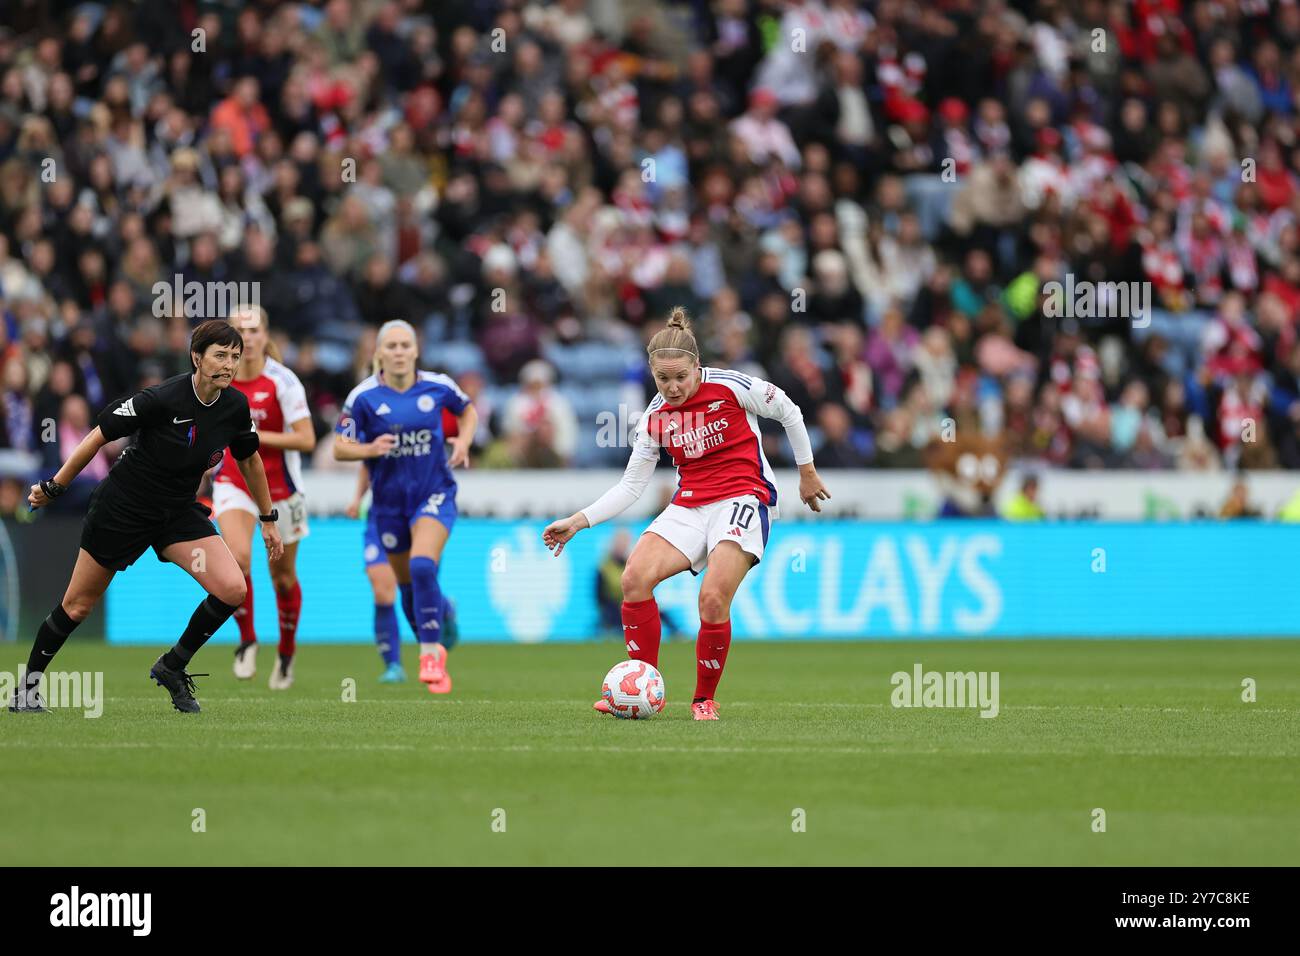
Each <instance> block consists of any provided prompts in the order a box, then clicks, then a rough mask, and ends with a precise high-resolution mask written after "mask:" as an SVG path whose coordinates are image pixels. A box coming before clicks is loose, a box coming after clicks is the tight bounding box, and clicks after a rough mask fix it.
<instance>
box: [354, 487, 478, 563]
mask: <svg viewBox="0 0 1300 956" xmlns="http://www.w3.org/2000/svg"><path fill="white" fill-rule="evenodd" d="M420 518H433V519H435V520H437V521H439V522H441V523H442V525H443V526H444V527H445V528H446V529H447V533H448V534H450V533H451V529H452V528H454V527H455V525H456V497H455V495H454V494H452V493H442V494H436V495H430V496H429V499H428V500H427V501H426V502H425V503H424V504H423V505H422V506H421V508H420V510H419V511H417V512H415V514H413V515H376V514H375V513H374V512H373V511H372V512H371V513H370V520H371V521H372V522H373V523H374V525H375V533H376V537H377V538H378V539H379V544H380V547H381V548H382V549H383V550H384V551H385V552H387V553H388V554H403V553H405V552H407V551H410V550H411V525H413V524H415V522H416V521H418V520H419V519H420ZM367 540H369V539H367ZM367 560H368V559H367Z"/></svg>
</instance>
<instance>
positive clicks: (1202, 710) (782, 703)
mask: <svg viewBox="0 0 1300 956" xmlns="http://www.w3.org/2000/svg"><path fill="white" fill-rule="evenodd" d="M104 700H106V701H116V702H119V703H121V702H128V701H154V700H157V697H156V696H154V695H148V694H146V695H143V696H140V697H105V698H104ZM205 702H206V703H213V704H276V705H280V704H337V703H338V700H337V699H336V698H334V697H295V698H293V699H285V698H275V697H265V696H258V697H252V696H249V697H199V703H205ZM354 703H357V704H383V705H402V706H413V707H429V706H433V705H437V706H442V705H445V704H475V705H480V704H481V705H484V706H497V707H523V706H536V705H538V704H542V705H546V706H574V705H578V704H586V705H588V706H590V705H591V700H590V699H588V698H585V697H571V698H550V699H540V698H539V699H531V700H530V699H521V700H499V699H498V700H492V699H487V698H482V699H466V698H463V697H458V698H448V699H446V700H406V699H397V700H382V699H380V700H377V699H374V698H368V699H364V698H363V699H361V700H357V701H354ZM720 703H721V705H722V706H723V707H727V708H733V707H811V708H824V707H834V708H843V709H848V710H873V709H874V710H898V709H904V710H905V709H908V708H895V707H894V706H893V705H892V704H886V703H877V702H873V701H863V702H861V703H851V702H848V701H826V702H820V703H819V702H814V701H806V700H724V701H721V702H720ZM670 706H671V705H670ZM930 709H932V710H935V711H943V710H954V709H956V710H961V708H951V707H947V708H945V707H935V708H930ZM1012 710H1047V711H1052V710H1090V711H1098V712H1102V713H1122V712H1125V711H1141V712H1144V713H1157V714H1236V713H1257V714H1300V707H1255V706H1254V705H1251V706H1250V707H1249V708H1246V707H1239V706H1236V705H1224V706H1223V707H1156V706H1154V705H1146V704H1113V705H1110V706H1104V705H1100V704H1003V705H1002V713H1006V712H1007V711H1012Z"/></svg>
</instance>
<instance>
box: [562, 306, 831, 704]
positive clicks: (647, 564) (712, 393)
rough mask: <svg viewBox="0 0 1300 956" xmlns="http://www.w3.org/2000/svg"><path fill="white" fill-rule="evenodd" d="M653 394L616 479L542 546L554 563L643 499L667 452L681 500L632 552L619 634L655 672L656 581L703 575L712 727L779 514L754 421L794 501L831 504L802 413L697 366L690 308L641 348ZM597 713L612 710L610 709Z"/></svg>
mask: <svg viewBox="0 0 1300 956" xmlns="http://www.w3.org/2000/svg"><path fill="white" fill-rule="evenodd" d="M647 352H648V354H649V361H650V372H651V374H652V375H653V376H654V380H655V385H656V387H657V388H658V389H659V394H658V395H657V396H656V397H655V399H654V400H653V401H651V402H650V405H649V407H648V408H647V409H646V412H645V414H644V415H642V416H641V420H640V422H639V423H638V424H637V431H636V438H635V440H634V442H633V446H632V456H631V459H630V460H629V461H628V465H627V470H626V471H625V472H624V474H623V478H622V480H621V481H620V482H619V483H618V485H616V486H615V487H614V488H611V489H610V490H609V491H607V492H605V494H604V495H602V496H601V497H600V498H599V499H598V500H597V501H596V502H595V503H594V504H592V505H589V506H588V507H586V508H584V509H583V510H582V511H579V512H577V513H576V514H573V515H570V516H569V517H567V518H561V519H560V520H559V521H554V522H552V523H551V524H549V525H547V527H546V529H545V530H544V531H543V532H542V541H543V543H545V545H546V547H548V548H550V549H552V550H553V551H554V552H555V554H557V555H558V554H559V553H560V552H561V551H563V550H564V545H565V543H566V542H568V541H569V539H570V538H572V537H573V536H574V535H575V534H577V533H578V532H579V531H581V530H582V529H583V528H589V527H591V526H592V525H595V524H599V523H600V522H602V521H608V520H609V519H610V518H613V517H614V516H616V515H618V514H621V513H622V512H623V511H624V510H626V509H627V508H628V506H629V505H631V504H632V503H633V502H634V501H636V500H637V499H638V498H640V497H641V494H642V492H644V491H645V488H646V485H647V484H648V483H649V481H650V475H651V474H652V473H653V472H654V469H655V465H657V464H658V463H659V449H660V448H665V449H667V451H668V454H669V455H671V456H672V459H673V463H674V464H675V465H676V466H677V476H678V484H677V492H676V494H674V495H673V499H672V502H671V503H670V504H669V505H668V507H667V508H665V509H664V511H663V513H662V514H660V515H659V517H658V518H656V519H655V520H654V521H653V522H651V524H650V527H649V528H647V529H646V531H645V533H644V534H642V535H641V539H640V540H639V541H638V542H637V544H636V547H635V548H633V550H632V554H631V556H630V557H629V558H628V560H627V566H626V567H625V568H624V569H623V607H622V618H623V632H624V636H625V637H626V639H627V652H628V656H630V657H631V658H632V659H633V660H640V661H646V662H647V663H649V664H651V665H653V666H656V667H657V666H658V664H659V606H658V605H657V604H656V603H655V599H654V589H655V587H656V586H657V585H658V584H659V582H660V581H664V580H666V579H668V578H670V577H672V576H673V575H674V574H678V573H680V572H682V571H687V570H689V571H690V572H691V573H692V574H699V573H700V571H702V570H704V569H705V567H707V568H708V570H707V571H705V574H704V581H703V583H702V584H701V585H700V599H699V601H700V633H699V637H698V638H697V639H696V642H695V696H694V698H693V699H692V703H691V714H692V716H693V717H694V718H695V719H696V720H717V719H718V705H717V702H716V701H715V700H714V694H715V693H716V691H717V688H718V681H719V680H721V678H722V669H723V667H724V666H725V665H726V663H727V651H728V650H729V649H730V647H731V600H732V598H733V597H735V594H736V590H737V589H738V588H739V587H740V582H741V581H743V580H744V579H745V575H746V574H748V573H749V569H750V568H751V567H753V566H754V565H756V564H758V562H759V561H760V560H762V558H763V548H764V547H765V546H766V545H767V535H768V527H769V521H770V520H771V519H773V518H775V517H776V516H777V511H776V505H777V503H776V483H775V481H774V480H773V475H772V468H771V466H770V465H768V463H767V458H766V456H764V454H763V444H762V437H761V435H760V434H759V430H758V418H757V417H756V416H761V417H763V418H774V419H777V420H778V421H780V422H781V424H782V425H784V426H785V434H786V438H788V439H789V441H790V447H791V448H792V449H793V450H794V460H795V464H796V465H798V466H799V498H800V499H801V500H802V501H803V502H804V504H806V505H807V506H808V507H809V508H811V509H812V510H813V511H821V505H819V504H818V501H821V500H824V499H827V498H830V496H831V495H830V492H829V491H827V490H826V486H825V485H824V484H822V480H821V478H820V477H818V475H817V469H816V468H814V467H813V454H812V444H811V442H810V441H809V440H808V431H807V429H805V428H804V424H803V413H802V412H801V411H800V410H799V406H798V405H796V404H795V403H794V402H792V401H791V400H790V399H789V397H788V396H787V395H786V394H785V392H783V391H781V389H779V388H777V387H776V386H775V385H772V384H771V383H769V382H764V381H762V380H761V379H757V378H754V377H753V376H750V375H742V374H741V373H739V372H734V371H730V370H728V369H719V368H701V367H700V349H699V346H698V345H697V344H696V342H695V335H694V333H693V332H691V327H690V321H689V319H688V318H687V316H686V310H685V309H681V308H676V309H673V311H672V313H671V314H670V316H669V318H668V326H667V328H665V329H662V330H660V331H659V332H657V333H656V334H655V336H654V337H653V338H652V339H651V340H650V344H649V346H647ZM595 708H596V710H598V711H600V712H601V713H606V714H607V713H610V708H609V704H608V702H606V701H605V700H603V699H602V700H598V701H596V705H595Z"/></svg>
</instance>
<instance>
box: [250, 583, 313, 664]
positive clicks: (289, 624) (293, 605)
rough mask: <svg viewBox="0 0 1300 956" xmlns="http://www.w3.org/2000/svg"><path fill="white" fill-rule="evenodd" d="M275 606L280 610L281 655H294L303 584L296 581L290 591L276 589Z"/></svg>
mask: <svg viewBox="0 0 1300 956" xmlns="http://www.w3.org/2000/svg"><path fill="white" fill-rule="evenodd" d="M249 593H250V594H251V593H252V592H251V591H250V592H249ZM275 606H276V607H277V608H278V609H279V611H280V656H281V657H293V649H294V638H295V637H296V636H297V634H298V615H299V614H301V613H302V585H300V584H298V583H296V582H295V583H294V586H293V587H292V588H291V589H290V590H288V591H276V592H275Z"/></svg>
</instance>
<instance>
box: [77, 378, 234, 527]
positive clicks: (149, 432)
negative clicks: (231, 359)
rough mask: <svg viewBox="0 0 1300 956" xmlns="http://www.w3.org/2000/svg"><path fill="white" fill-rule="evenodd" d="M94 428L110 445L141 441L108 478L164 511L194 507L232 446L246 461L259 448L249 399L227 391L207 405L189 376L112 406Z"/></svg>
mask: <svg viewBox="0 0 1300 956" xmlns="http://www.w3.org/2000/svg"><path fill="white" fill-rule="evenodd" d="M95 424H97V425H98V426H99V430H100V431H101V432H103V434H104V437H105V438H107V439H108V440H109V441H113V440H114V439H117V438H124V437H126V436H127V435H132V434H134V435H135V436H136V438H135V441H134V442H132V443H131V445H130V446H128V447H127V448H126V449H125V450H124V451H123V452H122V454H121V455H119V456H118V459H117V461H116V462H114V463H113V468H112V470H111V471H109V473H108V475H109V478H110V479H111V480H113V481H115V482H116V483H117V484H118V485H119V486H120V488H121V489H122V490H123V491H125V492H127V493H128V494H130V495H131V496H132V497H135V498H137V499H139V500H141V501H142V502H148V503H149V504H151V505H153V506H155V507H158V508H162V509H172V508H182V507H184V506H186V505H189V504H192V503H193V502H194V496H195V494H196V493H197V492H198V488H199V482H200V481H201V480H202V478H203V473H204V472H205V471H207V470H208V469H209V468H212V467H214V466H216V465H217V463H218V462H220V461H221V457H222V455H223V454H224V452H225V449H226V448H227V447H229V448H230V451H231V454H233V455H234V456H235V458H236V459H237V460H239V461H243V460H244V459H245V458H248V457H250V456H251V455H252V454H253V453H254V452H255V451H257V446H258V438H257V430H256V428H255V427H254V426H253V419H252V417H251V416H250V415H249V413H248V399H247V398H245V397H244V394H243V393H242V392H240V391H239V389H237V388H223V389H222V390H221V391H220V392H219V393H218V394H217V398H216V401H214V402H213V403H212V404H211V405H204V404H203V403H202V402H200V401H199V396H198V395H197V394H196V393H195V391H194V380H193V377H192V375H189V374H185V375H177V376H175V377H174V378H169V379H167V381H165V382H160V383H159V384H157V385H151V386H150V387H149V388H146V389H145V390H144V391H142V392H138V393H136V394H135V395H134V396H132V397H131V398H128V399H126V400H125V401H122V402H117V403H114V404H112V405H109V406H108V407H107V408H105V409H104V410H103V412H101V413H100V415H99V420H98V421H97V422H96V423H95Z"/></svg>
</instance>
